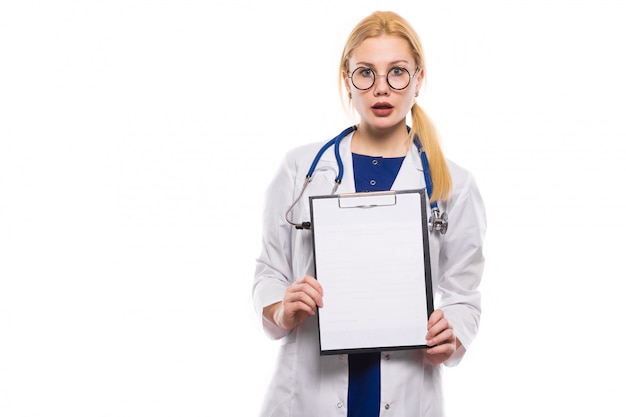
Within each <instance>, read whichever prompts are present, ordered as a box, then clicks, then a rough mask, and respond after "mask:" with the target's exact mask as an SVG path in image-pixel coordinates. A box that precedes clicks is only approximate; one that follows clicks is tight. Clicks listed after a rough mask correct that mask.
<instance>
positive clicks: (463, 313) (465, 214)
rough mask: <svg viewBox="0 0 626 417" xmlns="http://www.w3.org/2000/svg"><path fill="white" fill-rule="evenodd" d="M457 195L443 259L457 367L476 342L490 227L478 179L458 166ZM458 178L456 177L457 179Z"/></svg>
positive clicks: (442, 284) (444, 300)
mask: <svg viewBox="0 0 626 417" xmlns="http://www.w3.org/2000/svg"><path fill="white" fill-rule="evenodd" d="M451 171H453V172H455V174H456V175H453V181H454V183H455V186H454V188H453V195H452V198H451V199H450V201H449V204H447V207H446V210H447V213H448V219H449V223H448V231H447V233H446V234H445V235H444V236H443V240H442V247H441V252H440V258H439V271H440V273H439V291H440V297H441V299H440V308H441V309H442V310H443V312H444V315H445V317H446V318H447V320H448V322H449V323H450V324H451V325H452V326H453V329H454V333H455V335H456V337H457V338H458V339H459V340H460V341H461V343H462V346H461V348H460V349H457V351H456V352H455V354H454V355H453V356H452V357H451V358H450V359H449V360H448V361H447V362H446V363H445V365H446V366H455V365H457V364H458V363H459V362H460V361H461V359H462V358H463V356H464V355H465V352H466V350H467V349H468V348H469V346H470V345H471V343H472V341H473V340H474V338H475V336H476V334H477V332H478V326H479V322H480V315H481V296H480V292H479V291H478V285H479V284H480V281H481V278H482V273H483V268H484V262H485V259H484V255H483V240H484V237H485V232H486V228H487V220H486V215H485V207H484V203H483V199H482V197H481V195H480V192H479V190H478V187H477V185H476V181H475V180H474V177H473V176H472V175H471V174H470V173H469V172H467V171H465V170H462V169H461V168H459V167H457V166H451ZM455 177H456V178H455Z"/></svg>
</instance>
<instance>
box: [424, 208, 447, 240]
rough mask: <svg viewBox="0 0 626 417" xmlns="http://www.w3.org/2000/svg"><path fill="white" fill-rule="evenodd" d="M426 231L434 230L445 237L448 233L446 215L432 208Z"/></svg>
mask: <svg viewBox="0 0 626 417" xmlns="http://www.w3.org/2000/svg"><path fill="white" fill-rule="evenodd" d="M428 230H429V231H431V232H432V231H433V230H436V231H438V232H440V233H441V234H442V235H445V234H446V232H447V231H448V215H447V214H446V213H445V212H444V213H441V212H440V211H439V209H438V208H434V209H433V210H432V215H431V216H430V218H429V219H428Z"/></svg>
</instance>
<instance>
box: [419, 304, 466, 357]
mask: <svg viewBox="0 0 626 417" xmlns="http://www.w3.org/2000/svg"><path fill="white" fill-rule="evenodd" d="M426 344H427V345H428V346H432V347H431V348H429V349H426V357H427V358H428V359H429V360H430V362H431V363H432V364H433V365H439V364H442V363H444V362H445V361H447V360H448V359H450V358H451V357H452V355H453V354H454V352H456V349H457V348H458V347H459V346H460V345H461V342H460V341H459V340H458V339H457V338H456V336H455V335H454V329H453V328H452V325H451V324H450V323H448V320H446V318H445V316H444V314H443V311H441V310H435V311H433V314H431V315H430V318H429V319H428V333H426Z"/></svg>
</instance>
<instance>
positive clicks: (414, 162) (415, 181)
mask: <svg viewBox="0 0 626 417" xmlns="http://www.w3.org/2000/svg"><path fill="white" fill-rule="evenodd" d="M424 187H426V183H425V181H424V171H423V168H422V160H421V159H420V156H419V153H418V152H417V147H415V146H413V145H411V148H410V149H409V152H408V153H407V155H406V157H405V158H404V162H402V166H401V167H400V171H399V172H398V175H397V176H396V179H395V181H394V183H393V185H392V186H391V189H392V190H395V191H400V190H415V189H420V188H424Z"/></svg>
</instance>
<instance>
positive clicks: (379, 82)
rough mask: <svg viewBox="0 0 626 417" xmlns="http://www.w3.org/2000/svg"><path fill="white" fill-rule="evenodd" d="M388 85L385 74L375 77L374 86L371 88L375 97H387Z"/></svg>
mask: <svg viewBox="0 0 626 417" xmlns="http://www.w3.org/2000/svg"><path fill="white" fill-rule="evenodd" d="M389 89H390V87H389V83H387V74H385V75H376V78H375V79H374V86H373V88H372V90H373V92H374V96H375V97H379V96H388V95H389V93H390V91H389Z"/></svg>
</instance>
